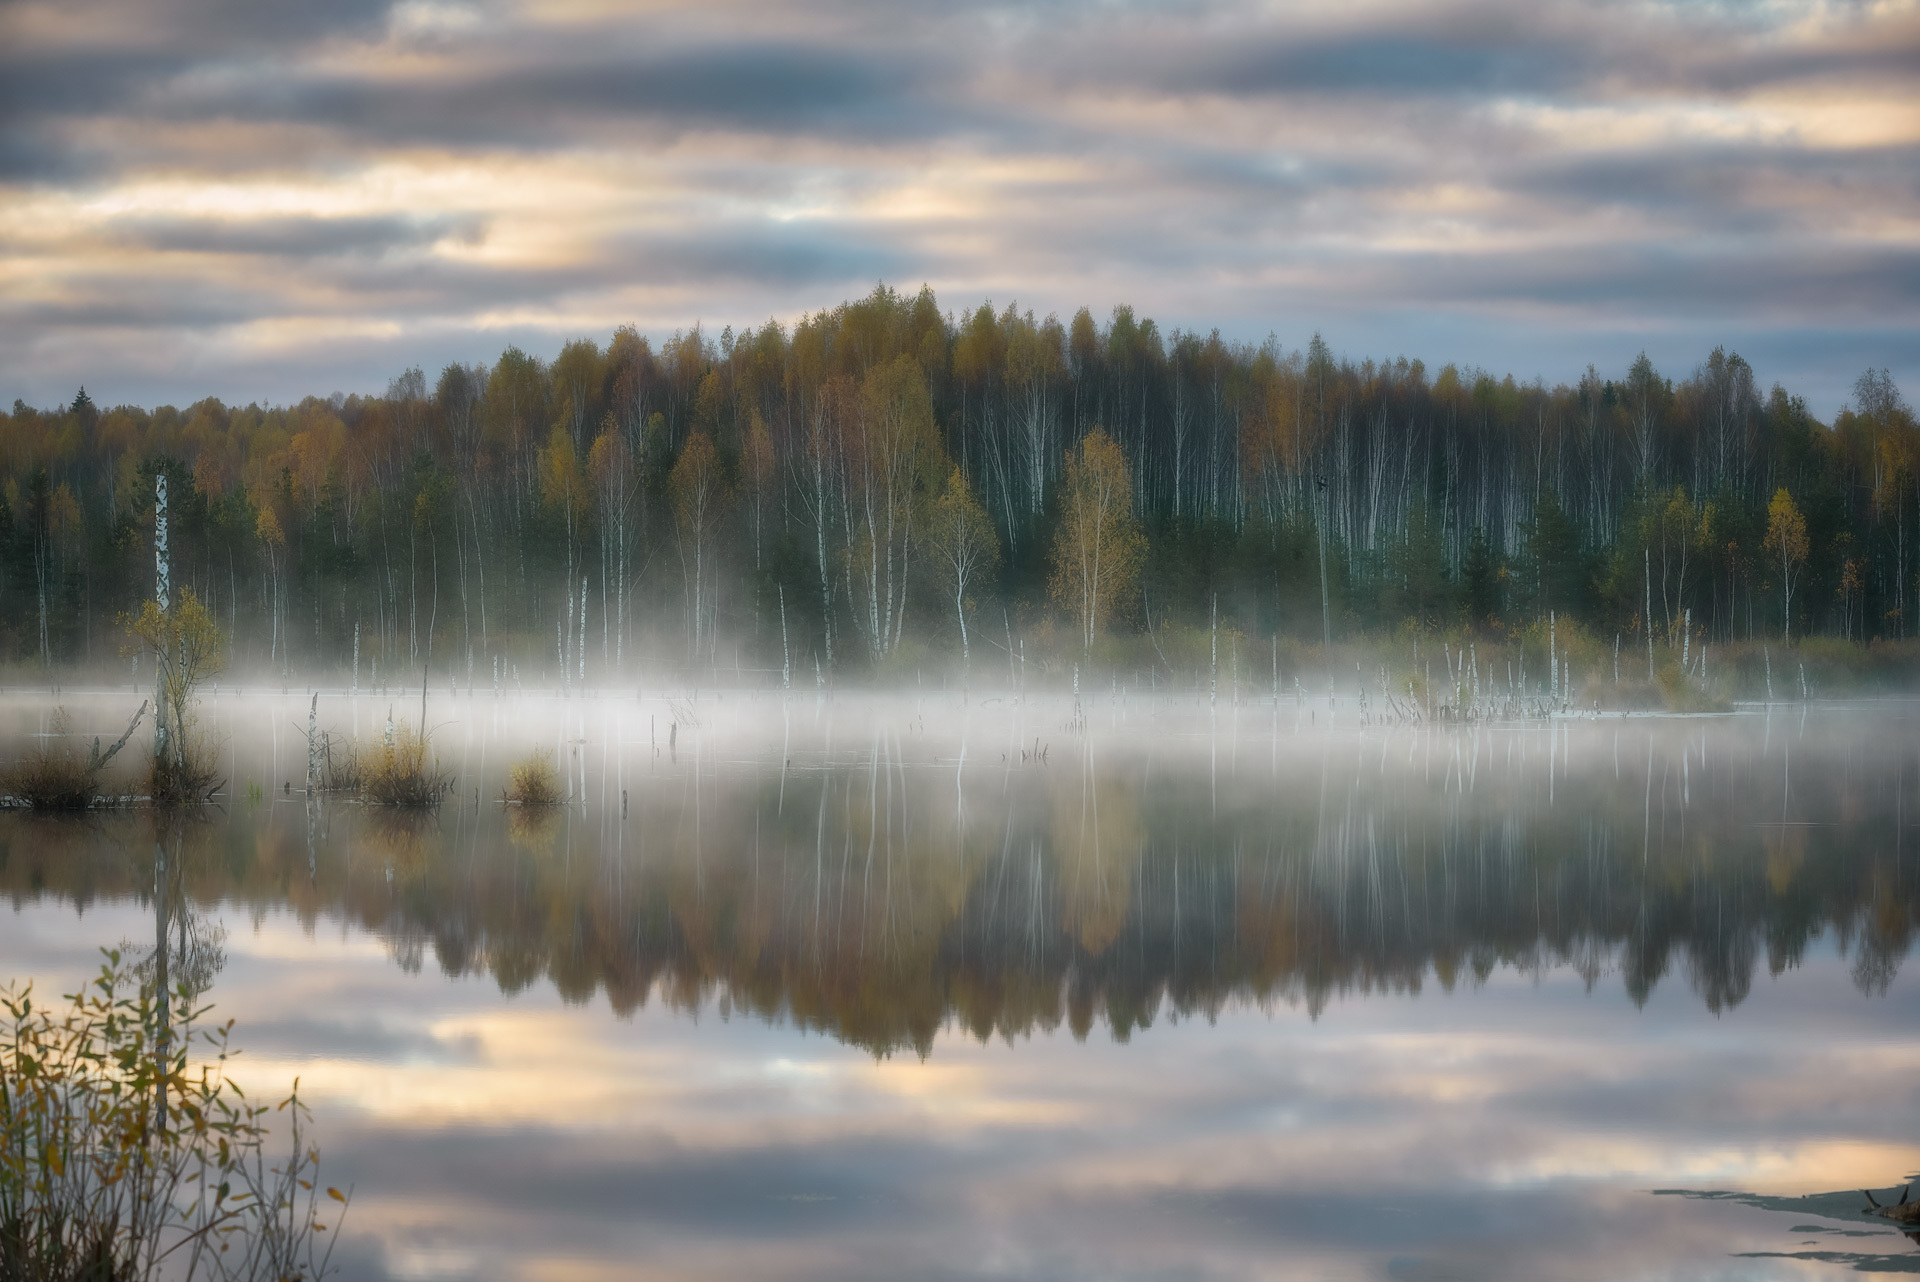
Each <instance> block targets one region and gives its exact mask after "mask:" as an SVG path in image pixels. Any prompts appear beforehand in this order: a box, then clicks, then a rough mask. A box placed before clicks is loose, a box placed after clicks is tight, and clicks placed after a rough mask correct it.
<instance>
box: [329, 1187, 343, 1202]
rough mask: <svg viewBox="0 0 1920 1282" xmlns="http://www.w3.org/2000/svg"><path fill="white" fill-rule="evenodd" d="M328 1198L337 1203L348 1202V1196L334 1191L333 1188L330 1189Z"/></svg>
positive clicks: (337, 1190)
mask: <svg viewBox="0 0 1920 1282" xmlns="http://www.w3.org/2000/svg"><path fill="white" fill-rule="evenodd" d="M327 1196H328V1197H330V1198H332V1199H333V1200H334V1201H336V1202H344V1201H346V1200H347V1198H346V1195H345V1194H344V1193H342V1192H341V1191H340V1190H339V1189H332V1188H330V1189H328V1190H327Z"/></svg>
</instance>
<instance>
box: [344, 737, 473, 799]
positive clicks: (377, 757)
mask: <svg viewBox="0 0 1920 1282" xmlns="http://www.w3.org/2000/svg"><path fill="white" fill-rule="evenodd" d="M355 760H356V762H357V763H358V765H359V766H360V795H361V796H362V797H363V798H364V799H365V800H367V801H369V802H371V803H372V804H374V805H376V806H437V805H439V804H440V798H441V797H443V796H445V795H446V792H447V789H448V788H449V787H450V786H451V785H452V782H453V779H452V776H450V775H446V774H442V773H441V771H440V769H439V763H438V762H437V761H436V762H435V763H434V764H433V765H431V766H430V765H428V764H427V741H426V740H425V739H424V738H422V737H421V736H420V735H418V734H416V733H415V732H414V731H413V730H412V729H411V728H409V727H408V726H407V724H406V723H405V722H402V723H401V724H400V726H399V727H398V728H397V729H395V730H394V731H393V732H392V733H391V734H390V735H389V736H388V737H387V738H386V739H385V740H384V741H382V742H381V743H379V744H376V745H375V746H374V747H373V749H372V750H371V751H369V752H368V753H367V754H366V757H365V758H364V759H360V758H359V757H357V756H356V758H355Z"/></svg>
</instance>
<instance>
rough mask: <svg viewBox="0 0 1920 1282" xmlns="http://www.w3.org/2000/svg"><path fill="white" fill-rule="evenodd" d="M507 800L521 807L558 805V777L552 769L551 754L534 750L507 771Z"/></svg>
mask: <svg viewBox="0 0 1920 1282" xmlns="http://www.w3.org/2000/svg"><path fill="white" fill-rule="evenodd" d="M507 800H508V801H512V802H517V803H518V804H520V805H522V806H555V805H559V804H560V776H559V774H558V773H557V772H556V771H555V770H554V768H553V754H552V753H551V752H549V751H547V750H546V749H545V748H536V749H534V751H533V753H532V754H531V755H529V756H527V757H526V758H524V759H523V760H520V761H516V762H514V763H513V765H511V766H510V767H508V769H507Z"/></svg>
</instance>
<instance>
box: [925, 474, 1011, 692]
mask: <svg viewBox="0 0 1920 1282" xmlns="http://www.w3.org/2000/svg"><path fill="white" fill-rule="evenodd" d="M927 541H928V543H929V544H930V545H931V546H932V548H933V554H934V557H935V559H936V560H937V561H938V562H939V565H940V571H941V578H942V580H943V581H944V583H945V585H946V587H947V588H948V589H950V590H951V591H952V593H953V613H954V617H955V619H956V620H958V622H959V624H960V662H961V665H962V667H966V666H968V665H970V664H971V662H972V658H973V656H972V652H971V650H970V649H969V648H968V645H967V605H968V602H967V587H968V585H969V584H971V583H972V582H973V581H974V580H975V579H976V578H978V577H979V576H980V575H982V574H985V573H988V572H989V571H991V570H992V568H993V566H994V565H995V564H996V563H997V562H998V561H999V559H1000V540H999V539H998V538H997V537H996V536H995V535H994V532H993V522H992V521H991V520H990V519H988V517H987V510H986V509H985V508H984V507H981V506H980V500H979V499H977V498H975V497H974V495H973V489H972V488H971V487H970V486H969V485H968V484H967V478H966V475H965V474H964V473H963V472H961V470H960V468H959V465H958V464H956V465H954V467H953V470H952V471H951V472H949V473H948V475H947V488H946V490H945V491H944V492H943V493H942V494H941V495H940V497H939V498H938V499H937V500H935V502H934V505H933V514H932V518H931V520H930V521H929V522H928V531H927Z"/></svg>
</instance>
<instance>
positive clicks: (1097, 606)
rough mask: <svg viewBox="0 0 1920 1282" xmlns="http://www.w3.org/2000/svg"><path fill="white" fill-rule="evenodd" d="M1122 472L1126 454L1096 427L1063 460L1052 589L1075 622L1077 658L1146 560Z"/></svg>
mask: <svg viewBox="0 0 1920 1282" xmlns="http://www.w3.org/2000/svg"><path fill="white" fill-rule="evenodd" d="M1128 467H1129V465H1128V462H1127V456H1126V453H1125V452H1124V451H1123V450H1121V448H1120V446H1119V445H1118V444H1117V443H1116V442H1115V441H1114V440H1113V438H1112V437H1110V436H1108V435H1107V434H1106V433H1105V432H1103V431H1101V430H1100V429H1099V428H1097V427H1096V428H1094V429H1093V430H1092V431H1091V432H1088V433H1087V434H1086V436H1085V437H1083V438H1082V439H1081V441H1080V444H1079V445H1078V446H1076V447H1075V448H1073V449H1072V450H1070V451H1068V453H1067V458H1066V468H1065V475H1064V476H1063V478H1062V480H1061V486H1060V521H1059V525H1058V526H1057V527H1056V529H1055V533H1054V542H1053V576H1052V580H1051V588H1052V593H1053V599H1054V601H1055V602H1056V603H1057V604H1058V605H1059V606H1060V607H1061V608H1063V609H1064V610H1066V611H1067V613H1068V614H1069V615H1070V616H1071V617H1072V618H1073V620H1074V626H1075V629H1076V630H1077V631H1078V632H1079V634H1080V641H1081V648H1082V649H1083V650H1088V651H1090V650H1092V649H1093V642H1094V639H1095V638H1096V637H1097V636H1099V634H1100V631H1101V629H1102V628H1103V627H1105V625H1106V622H1107V620H1108V619H1109V618H1110V617H1111V616H1112V614H1113V611H1114V608H1115V607H1116V606H1117V605H1118V603H1119V602H1120V601H1121V600H1123V599H1125V597H1126V595H1127V593H1128V592H1130V591H1131V590H1132V588H1133V584H1134V582H1135V580H1136V579H1137V578H1138V577H1139V573H1140V565H1141V562H1142V561H1143V560H1144V559H1145V557H1146V550H1147V540H1146V537H1145V536H1144V535H1143V534H1141V532H1140V523H1139V522H1138V521H1137V520H1136V519H1135V518H1134V515H1133V485H1132V481H1131V479H1130V475H1129V472H1128Z"/></svg>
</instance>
